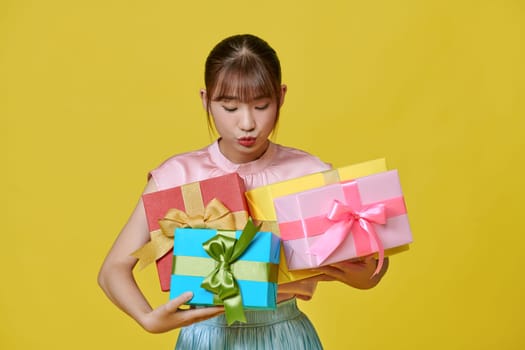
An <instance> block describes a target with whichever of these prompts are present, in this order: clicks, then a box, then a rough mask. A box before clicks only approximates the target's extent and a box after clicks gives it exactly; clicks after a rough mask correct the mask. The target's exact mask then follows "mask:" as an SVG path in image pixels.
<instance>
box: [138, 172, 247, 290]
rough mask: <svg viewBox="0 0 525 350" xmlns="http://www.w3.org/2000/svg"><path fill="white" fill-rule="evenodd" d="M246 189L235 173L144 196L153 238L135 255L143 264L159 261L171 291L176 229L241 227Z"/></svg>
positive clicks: (164, 283) (166, 287)
mask: <svg viewBox="0 0 525 350" xmlns="http://www.w3.org/2000/svg"><path fill="white" fill-rule="evenodd" d="M245 191H246V190H245V187H244V182H243V180H242V179H241V178H240V177H239V175H238V174H237V173H232V174H227V175H223V176H218V177H215V178H210V179H206V180H203V181H199V182H193V183H189V184H186V185H182V186H178V187H174V188H170V189H167V190H162V191H157V192H153V193H148V194H145V195H143V196H142V200H143V202H144V209H145V211H146V217H147V220H148V227H149V230H150V235H151V241H150V242H148V244H146V245H145V246H144V247H142V248H141V249H139V250H138V251H137V252H135V253H133V255H134V256H136V257H138V258H139V266H142V267H143V266H145V265H147V264H148V263H149V262H152V261H153V260H156V263H157V272H158V275H159V280H160V285H161V289H162V291H169V290H170V276H171V273H172V266H173V261H172V255H173V253H172V251H173V234H174V230H175V228H177V227H199V228H214V229H222V230H242V229H243V228H244V226H245V225H246V222H247V220H248V206H247V203H246V199H245V197H244V192H245ZM159 247H160V248H159ZM141 251H142V253H144V252H145V254H146V255H148V254H149V257H146V258H144V257H145V256H144V254H142V253H141ZM153 251H154V252H153ZM152 252H153V253H152ZM150 253H151V254H150ZM159 254H161V256H158V255H159ZM153 256H154V257H153ZM141 260H142V261H141Z"/></svg>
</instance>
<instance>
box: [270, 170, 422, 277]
mask: <svg viewBox="0 0 525 350" xmlns="http://www.w3.org/2000/svg"><path fill="white" fill-rule="evenodd" d="M274 205H275V211H276V215H277V221H278V224H279V231H280V235H281V239H282V240H283V248H284V253H285V257H286V261H287V264H288V268H289V269H290V270H300V269H308V268H315V267H317V266H323V265H329V264H333V263H336V262H340V261H344V260H348V259H352V258H357V257H361V256H365V255H369V254H373V253H378V255H379V259H380V262H379V264H378V270H377V271H379V269H380V265H381V263H382V259H383V254H384V250H386V249H391V248H396V247H401V246H405V245H407V244H409V243H411V242H412V233H411V230H410V225H409V221H408V216H407V213H406V206H405V201H404V197H403V193H402V190H401V185H400V183H399V176H398V173H397V171H396V170H391V171H387V172H382V173H377V174H373V175H369V176H366V177H361V178H358V179H355V180H350V181H343V182H341V183H338V184H333V185H328V186H323V187H320V188H316V189H312V190H308V191H303V192H299V193H295V194H292V195H287V196H284V197H279V198H275V199H274ZM377 271H376V272H377Z"/></svg>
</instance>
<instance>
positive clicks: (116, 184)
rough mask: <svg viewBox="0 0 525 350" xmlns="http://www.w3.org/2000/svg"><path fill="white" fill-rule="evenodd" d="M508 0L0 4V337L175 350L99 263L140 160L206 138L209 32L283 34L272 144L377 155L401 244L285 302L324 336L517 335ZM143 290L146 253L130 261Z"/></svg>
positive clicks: (5, 343) (517, 145)
mask: <svg viewBox="0 0 525 350" xmlns="http://www.w3.org/2000/svg"><path fill="white" fill-rule="evenodd" d="M524 11H525V6H524V4H523V2H522V1H518V0H516V1H453V0H445V1H444V0H431V1H419V0H412V1H411V0H400V1H385V0H383V1H368V2H367V1H324V2H319V1H273V0H272V1H260V2H254V3H251V2H247V1H213V2H212V1H209V2H202V1H194V2H190V1H124V0H120V1H100V0H98V1H59V0H48V1H27V0H26V1H14V0H10V1H5V0H4V1H2V3H1V4H0V38H1V40H0V89H1V90H0V98H1V99H0V115H1V125H2V126H1V130H2V133H1V137H0V140H1V141H0V142H1V144H0V146H1V148H0V149H2V175H1V176H2V188H3V190H2V193H3V195H2V201H1V203H2V204H1V212H2V216H1V219H2V228H3V229H2V244H1V246H2V249H1V254H0V260H1V261H0V262H1V266H2V272H1V277H0V279H1V282H0V322H1V324H0V348H2V349H72V348H74V349H170V348H172V346H173V344H174V343H175V339H176V332H172V333H168V334H163V335H152V334H148V333H146V332H145V331H143V330H142V329H141V328H140V327H139V326H138V325H136V324H135V323H134V322H133V321H132V320H131V319H130V318H128V317H127V316H126V315H124V314H123V313H121V312H120V311H119V310H118V309H117V308H116V307H114V306H113V305H112V304H111V303H110V302H109V301H108V300H107V299H106V298H105V296H104V295H103V293H102V292H101V290H100V289H99V288H98V286H97V284H96V275H97V272H98V268H99V266H100V264H101V262H102V259H103V257H104V256H105V254H106V252H107V251H108V249H109V247H110V245H111V244H112V242H113V240H114V238H115V236H116V234H117V233H118V232H119V230H120V228H121V227H122V225H123V224H124V222H125V221H126V219H127V217H128V215H129V213H130V212H131V210H132V208H133V207H134V205H135V203H136V200H137V199H138V196H139V193H140V192H141V190H142V187H143V186H144V184H145V180H146V173H147V172H148V170H150V169H152V168H154V167H156V166H157V165H158V164H159V163H160V162H161V161H163V160H164V159H165V158H167V157H168V156H170V155H172V154H175V153H179V152H182V151H187V150H192V149H195V148H199V147H202V146H204V145H205V144H207V143H208V142H209V141H210V137H209V135H208V133H207V129H206V122H205V114H204V112H203V111H202V109H201V105H200V101H199V98H198V89H199V88H200V87H201V86H202V81H203V77H202V76H203V63H204V59H205V56H206V55H207V53H208V51H209V50H210V49H211V47H212V46H213V45H214V44H215V43H216V42H217V41H218V40H220V39H222V38H223V37H225V36H227V35H230V34H234V33H240V32H250V33H254V34H257V35H260V36H261V37H263V38H265V39H267V40H268V41H269V42H270V43H271V44H272V45H273V46H274V47H275V49H276V50H277V51H278V53H279V55H280V58H281V61H282V62H281V63H282V66H283V72H284V80H285V82H286V83H287V84H288V86H289V94H288V96H287V101H286V104H285V106H284V108H283V111H282V123H281V124H280V129H279V133H278V137H277V141H278V142H280V143H283V144H287V145H291V146H295V147H299V148H303V149H306V150H308V151H310V152H312V153H315V154H317V155H319V156H320V157H321V158H323V159H324V160H326V161H329V162H332V163H333V164H334V165H335V166H342V165H346V164H350V163H356V162H359V161H364V160H368V159H373V158H378V157H386V158H387V160H388V164H389V166H390V167H391V168H397V169H399V171H400V175H401V179H402V185H403V188H404V191H405V194H406V200H407V205H408V209H409V214H410V219H411V225H412V229H413V233H414V238H415V243H414V244H413V245H412V247H411V249H410V250H409V251H408V252H405V253H403V254H400V255H397V256H394V257H392V259H391V268H390V271H389V272H388V274H387V275H386V276H385V278H384V280H383V281H382V283H381V284H380V285H378V286H377V287H376V288H375V289H372V290H369V291H359V290H353V289H350V288H346V287H344V286H342V285H339V284H337V283H330V284H322V285H321V286H320V287H319V288H318V293H317V294H316V295H315V297H314V299H313V300H312V301H310V302H308V303H301V305H302V307H303V309H304V310H305V311H306V312H307V313H308V314H309V316H310V317H311V319H312V321H313V322H314V323H315V325H316V327H317V329H318V331H319V334H320V336H321V338H322V341H323V342H324V344H325V347H326V349H381V348H388V349H392V350H393V349H466V348H472V349H521V348H523V347H524V346H525V336H524V335H523V334H524V333H523V331H524V328H523V327H524V326H523V325H524V324H525V316H524V314H523V313H524V312H525V308H524V301H523V300H524V298H523V295H524V294H525V288H524V285H525V283H524V282H523V267H524V263H523V260H522V256H523V249H524V248H523V247H524V246H525V232H524V229H523V226H524V223H523V221H522V220H523V217H524V215H523V205H520V204H522V203H523V202H524V198H525V191H524V188H523V187H524V186H523V183H522V181H523V178H524V171H523V163H524V160H525V159H524V139H525V138H524V131H525V125H524V124H525V123H524V117H525V113H524V112H525V102H524V97H525V96H524V87H525V74H524V73H525V72H524V63H523V62H525V57H524V34H525V29H524V23H525V21H524V20H525V12H524ZM138 278H139V280H140V282H141V283H142V285H144V286H145V288H144V289H145V293H146V294H147V295H148V297H149V298H150V300H151V302H152V303H153V304H154V305H159V304H161V303H163V302H164V301H165V300H166V298H167V295H164V294H162V293H160V292H159V291H158V285H157V280H156V275H155V270H154V268H148V269H146V270H145V271H143V272H142V273H140V274H139V277H138Z"/></svg>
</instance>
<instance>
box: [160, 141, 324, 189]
mask: <svg viewBox="0 0 525 350" xmlns="http://www.w3.org/2000/svg"><path fill="white" fill-rule="evenodd" d="M330 168H331V166H330V165H329V164H327V163H324V162H322V161H321V160H320V159H319V158H317V157H315V156H313V155H311V154H309V153H306V152H304V151H301V150H298V149H295V148H290V147H284V146H281V145H278V144H275V143H273V142H270V145H269V146H268V149H267V150H266V152H265V153H264V154H263V155H262V156H261V157H260V158H259V159H256V160H254V161H252V162H248V163H241V164H236V163H232V162H231V161H230V160H229V159H228V158H226V157H225V156H224V155H223V154H222V153H221V151H220V150H219V143H218V142H217V141H215V142H214V143H212V144H211V145H209V146H207V147H204V148H202V149H200V150H197V151H192V152H188V153H182V154H179V155H176V156H173V157H171V158H169V159H168V160H166V161H165V162H164V163H162V164H161V165H160V166H159V167H158V168H156V169H154V170H152V171H151V173H150V175H151V177H152V178H153V180H154V181H155V184H156V185H157V189H158V190H164V189H167V188H171V187H176V186H181V185H184V184H187V183H190V182H195V181H202V180H205V179H207V178H210V177H216V176H220V175H225V174H229V173H233V172H236V173H238V174H239V176H240V177H241V178H242V179H244V183H245V186H246V190H251V189H253V188H255V187H260V186H265V185H268V184H271V183H274V182H278V181H284V180H288V179H292V178H294V177H299V176H302V175H307V174H311V173H315V172H319V171H324V170H328V169H330Z"/></svg>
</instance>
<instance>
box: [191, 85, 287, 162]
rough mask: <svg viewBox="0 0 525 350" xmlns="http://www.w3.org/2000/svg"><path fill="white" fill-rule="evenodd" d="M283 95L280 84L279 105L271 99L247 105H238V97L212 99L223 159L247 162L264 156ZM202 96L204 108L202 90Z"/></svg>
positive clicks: (239, 103) (262, 99)
mask: <svg viewBox="0 0 525 350" xmlns="http://www.w3.org/2000/svg"><path fill="white" fill-rule="evenodd" d="M285 92H286V86H284V85H283V87H282V93H281V100H280V101H279V102H277V101H276V100H275V99H274V98H271V97H258V98H255V99H253V100H251V101H247V102H241V101H240V100H239V98H238V97H237V96H226V97H221V98H220V99H219V100H216V99H213V98H212V100H211V103H210V106H209V107H210V108H209V111H210V114H211V115H212V117H213V121H214V123H215V128H216V129H217V132H218V133H219V135H220V137H221V138H220V141H219V148H220V150H221V152H222V154H223V155H224V156H225V157H226V158H228V159H229V160H230V161H232V162H233V163H246V162H250V161H253V160H255V159H257V158H259V157H260V156H262V155H263V154H264V152H265V151H266V148H267V147H268V142H269V141H268V137H269V136H270V134H271V132H272V130H273V128H274V126H275V122H276V119H277V112H278V109H279V108H280V106H281V105H282V102H283V101H284V94H285ZM201 97H202V100H203V104H204V107H205V108H206V91H204V90H202V91H201Z"/></svg>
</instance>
